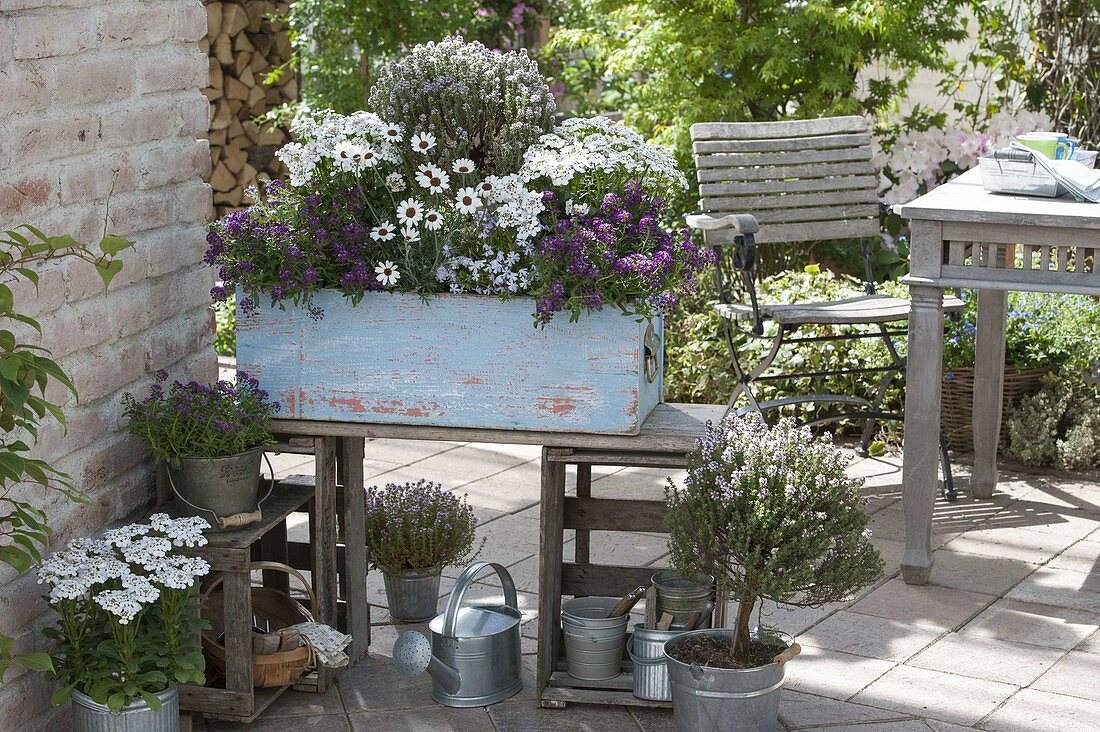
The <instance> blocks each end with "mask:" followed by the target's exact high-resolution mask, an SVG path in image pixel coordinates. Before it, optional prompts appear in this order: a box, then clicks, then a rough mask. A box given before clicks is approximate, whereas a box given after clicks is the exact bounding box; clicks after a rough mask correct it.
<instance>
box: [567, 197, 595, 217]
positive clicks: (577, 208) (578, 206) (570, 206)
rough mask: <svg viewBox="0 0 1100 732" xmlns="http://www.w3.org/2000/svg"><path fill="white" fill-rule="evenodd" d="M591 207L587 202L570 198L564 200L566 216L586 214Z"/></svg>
mask: <svg viewBox="0 0 1100 732" xmlns="http://www.w3.org/2000/svg"><path fill="white" fill-rule="evenodd" d="M590 210H591V207H590V206H589V205H588V204H587V203H580V202H578V201H574V200H573V199H572V198H570V199H569V200H568V201H566V202H565V215H566V216H587V215H588V212H589V211H590Z"/></svg>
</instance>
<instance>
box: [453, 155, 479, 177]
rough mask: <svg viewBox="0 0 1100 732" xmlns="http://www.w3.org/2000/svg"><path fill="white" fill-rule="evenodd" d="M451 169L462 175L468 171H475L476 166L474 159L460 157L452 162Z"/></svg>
mask: <svg viewBox="0 0 1100 732" xmlns="http://www.w3.org/2000/svg"><path fill="white" fill-rule="evenodd" d="M451 170H453V171H454V172H456V173H458V174H460V175H466V174H467V173H472V172H474V170H476V167H475V166H474V161H473V160H470V159H469V158H459V159H458V160H456V161H454V162H453V163H451Z"/></svg>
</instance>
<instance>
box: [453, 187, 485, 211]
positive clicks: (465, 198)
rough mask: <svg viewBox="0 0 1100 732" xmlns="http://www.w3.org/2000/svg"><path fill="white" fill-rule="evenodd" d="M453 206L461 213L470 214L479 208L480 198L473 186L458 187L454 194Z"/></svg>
mask: <svg viewBox="0 0 1100 732" xmlns="http://www.w3.org/2000/svg"><path fill="white" fill-rule="evenodd" d="M455 208H457V209H458V210H459V211H461V212H462V213H468V214H472V213H473V212H474V211H477V210H478V209H479V208H481V199H480V198H478V196H477V191H475V190H474V189H473V188H469V187H467V188H459V189H458V193H457V194H456V195H455Z"/></svg>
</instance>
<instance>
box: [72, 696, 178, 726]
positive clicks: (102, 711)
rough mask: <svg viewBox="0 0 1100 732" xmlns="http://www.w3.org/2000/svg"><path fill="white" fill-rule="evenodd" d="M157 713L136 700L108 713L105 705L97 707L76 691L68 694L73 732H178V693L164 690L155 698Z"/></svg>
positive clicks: (89, 698)
mask: <svg viewBox="0 0 1100 732" xmlns="http://www.w3.org/2000/svg"><path fill="white" fill-rule="evenodd" d="M156 697H157V698H158V699H160V703H161V707H160V711H159V712H154V711H153V710H152V709H151V708H150V707H149V705H148V704H146V703H145V702H144V701H143V700H141V699H138V700H137V701H135V702H133V703H132V704H130V705H128V706H125V707H123V708H122V709H120V710H119V711H117V712H112V711H111V710H110V709H108V708H107V705H106V704H97V703H96V702H95V701H94V700H92V698H91V697H90V696H85V695H84V694H81V693H80V692H79V691H74V692H73V693H72V697H71V699H72V709H73V732H179V729H180V693H179V689H175V688H173V689H165V690H164V691H162V692H160V693H159V694H157V695H156Z"/></svg>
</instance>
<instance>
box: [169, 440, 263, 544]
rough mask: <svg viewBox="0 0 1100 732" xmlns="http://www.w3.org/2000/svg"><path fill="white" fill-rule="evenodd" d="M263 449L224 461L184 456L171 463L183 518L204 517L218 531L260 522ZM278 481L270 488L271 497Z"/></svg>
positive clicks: (246, 452)
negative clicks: (218, 529)
mask: <svg viewBox="0 0 1100 732" xmlns="http://www.w3.org/2000/svg"><path fill="white" fill-rule="evenodd" d="M264 457H265V456H264V449H263V446H258V447H254V448H252V449H251V450H247V451H245V452H242V453H239V454H237V455H228V456H226V457H220V458H193V457H183V458H179V459H178V460H175V461H171V462H169V463H168V479H169V485H170V486H171V488H172V491H173V492H174V493H175V495H176V499H177V503H178V505H179V507H180V514H181V515H183V516H201V517H202V518H204V519H206V520H207V521H209V522H210V524H211V525H212V526H216V527H218V528H222V529H225V528H231V527H234V526H244V525H245V524H249V523H252V522H253V521H259V520H260V517H261V516H260V506H261V504H262V503H263V502H264V500H266V499H267V495H265V496H264V497H263V498H260V497H259V495H258V493H259V487H260V477H261V476H260V463H261V460H263V459H264ZM272 475H274V473H272ZM273 486H274V480H272V481H271V484H270V485H269V486H268V490H267V494H268V495H270V494H271V488H272V487H273Z"/></svg>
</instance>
